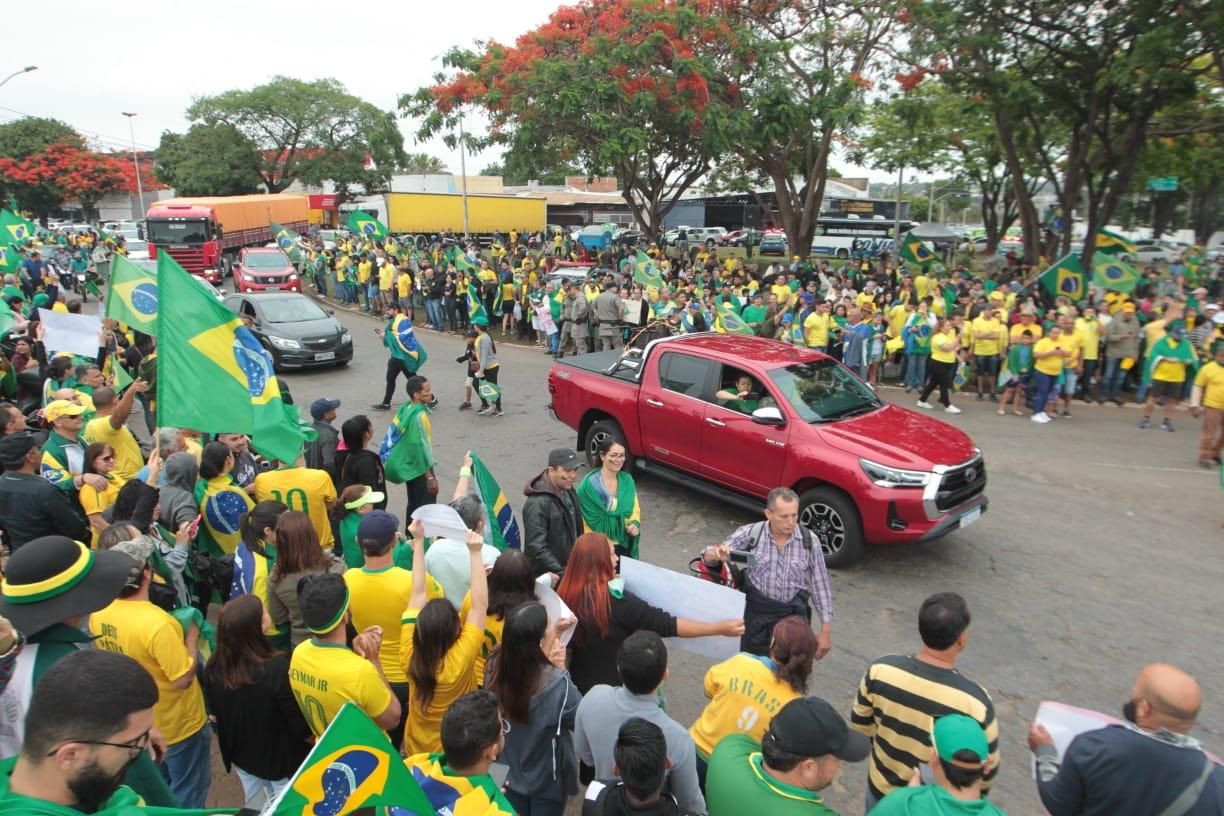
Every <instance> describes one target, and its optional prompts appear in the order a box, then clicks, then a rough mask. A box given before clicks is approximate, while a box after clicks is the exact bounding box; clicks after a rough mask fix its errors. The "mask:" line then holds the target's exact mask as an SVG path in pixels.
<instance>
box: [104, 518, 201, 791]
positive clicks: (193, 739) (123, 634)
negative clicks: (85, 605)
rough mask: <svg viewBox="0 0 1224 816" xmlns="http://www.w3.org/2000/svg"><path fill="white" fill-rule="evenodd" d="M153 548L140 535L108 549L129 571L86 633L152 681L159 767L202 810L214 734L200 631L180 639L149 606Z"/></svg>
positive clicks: (173, 624) (174, 624) (191, 629)
mask: <svg viewBox="0 0 1224 816" xmlns="http://www.w3.org/2000/svg"><path fill="white" fill-rule="evenodd" d="M154 546H155V545H154V543H153V539H151V538H149V537H148V536H139V537H137V538H134V539H132V540H131V541H123V542H120V543H119V544H117V545H115V546H114V547H113V548H112V549H114V550H117V551H119V552H122V553H123V554H124V555H127V556H128V557H129V558H131V559H132V569H131V572H129V573H128V580H127V583H126V584H125V585H124V588H123V590H122V591H121V592H120V593H119V597H118V598H117V599H116V600H114V601H112V602H111V604H110V606H107V607H106V608H105V609H101V610H99V611H97V612H94V613H93V614H92V615H90V616H89V632H90V634H92V635H94V636H95V637H96V638H97V640H96V641H95V645H96V646H97V648H99V649H105V650H106V651H108V652H117V653H118V654H121V655H126V656H127V657H130V658H132V659H133V660H135V661H136V662H137V663H139V664H140V665H141V666H143V667H144V669H145V671H147V672H148V673H149V674H150V675H151V676H152V677H153V681H154V682H155V683H156V684H157V704H156V705H154V706H153V724H154V726H155V727H156V728H157V730H158V731H160V732H161V735H162V737H163V738H164V739H165V741H166V744H167V746H168V747H167V750H166V756H165V759H164V761H163V762H164V765H165V768H166V772H167V774H168V776H169V777H170V789H171V790H172V791H174V795H175V796H176V797H178V799H179V801H180V802H181V803H182V804H183V806H184V807H191V808H202V807H204V803H205V800H206V799H207V798H208V788H209V784H210V783H211V782H212V771H211V766H210V764H209V756H210V746H211V743H212V732H211V731H210V730H209V728H208V716H207V714H206V713H205V711H204V692H203V690H202V689H201V688H200V682H199V680H198V679H196V644H197V642H198V641H199V637H200V630H199V629H198V628H196V626H195V624H191V625H190V626H188V627H187V631H186V634H185V635H184V632H183V626H182V625H181V624H180V623H179V622H178V621H177V620H175V619H174V618H173V617H171V616H170V614H169V613H168V612H166V611H165V610H163V609H161V608H160V607H158V606H156V605H154V604H153V603H152V602H150V601H149V585H150V583H152V580H153V569H152V567H150V566H149V558H150V557H151V556H152V554H153V549H154ZM104 703H105V701H99V704H104Z"/></svg>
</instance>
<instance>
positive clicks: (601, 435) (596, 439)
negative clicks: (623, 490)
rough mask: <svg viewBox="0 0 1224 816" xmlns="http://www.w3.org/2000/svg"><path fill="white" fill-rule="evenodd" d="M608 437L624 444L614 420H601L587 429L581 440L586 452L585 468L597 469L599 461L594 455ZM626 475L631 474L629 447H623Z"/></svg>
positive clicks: (631, 462) (621, 432) (620, 431)
mask: <svg viewBox="0 0 1224 816" xmlns="http://www.w3.org/2000/svg"><path fill="white" fill-rule="evenodd" d="M608 437H612V438H613V439H615V440H616V441H618V442H620V443H621V444H622V445H624V444H625V434H624V432H623V431H622V430H621V428H620V425H617V424H616V422H615V420H611V419H601V420H599V421H598V422H596V423H595V424H594V425H592V426H591V427H590V428H587V432H586V437H585V438H584V439H583V440H582V449H583V451H585V452H586V460H587V467H589V468H592V469H593V468H597V467H599V459H598V457H597V455H596V453H595V451H596V449H597V448H598V447H599V445H600V443H602V442H603V441H604V440H605V439H607V438H608ZM624 470H625V472H626V473H632V472H633V454H632V453H630V452H629V446H628V445H625V468H624Z"/></svg>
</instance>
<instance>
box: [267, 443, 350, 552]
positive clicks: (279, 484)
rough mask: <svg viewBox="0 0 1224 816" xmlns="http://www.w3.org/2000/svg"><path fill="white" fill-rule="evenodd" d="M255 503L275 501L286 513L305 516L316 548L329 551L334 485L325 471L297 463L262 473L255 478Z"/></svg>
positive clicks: (334, 497) (332, 539)
mask: <svg viewBox="0 0 1224 816" xmlns="http://www.w3.org/2000/svg"><path fill="white" fill-rule="evenodd" d="M301 461H302V460H301V459H299V460H298V462H299V463H300V462H301ZM255 501H257V502H261V501H278V502H281V503H282V504H284V505H285V506H287V507H288V508H289V509H290V510H299V511H301V512H303V513H305V514H306V515H308V516H310V525H311V526H312V527H314V531H315V533H316V534H317V535H318V536H319V545H320V546H321V547H322V548H323V549H325V550H330V549H331V548H332V545H333V544H334V543H335V536H334V535H332V528H331V520H330V519H329V518H328V512H329V511H330V510H331V506H332V503H333V502H335V501H336V486H335V485H334V484H333V483H332V478H331V476H330V475H328V473H327V471H326V470H318V469H317V468H308V467H302V466H301V464H299V465H298V466H297V467H290V468H281V469H280V470H269V471H265V472H263V473H261V474H259V475H258V476H256V477H255Z"/></svg>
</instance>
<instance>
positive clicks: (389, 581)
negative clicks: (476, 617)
mask: <svg viewBox="0 0 1224 816" xmlns="http://www.w3.org/2000/svg"><path fill="white" fill-rule="evenodd" d="M399 538H400V535H399V519H397V518H396V517H395V516H394V515H392V514H391V513H388V512H386V511H385V510H373V511H371V512H369V513H367V514H366V515H365V516H363V517H362V519H361V523H360V524H359V525H358V526H357V544H358V546H360V547H361V552H362V555H364V556H365V565H364V566H363V567H362V568H361V569H350V570H348V571H346V572H345V573H344V583H345V585H346V586H347V587H348V590H349V598H350V602H349V609H350V611H351V612H352V616H353V626H354V627H355V628H356V629H357V631H359V632H360V631H364V630H366V629H369V628H370V627H372V626H376V627H378V629H379V630H380V631H382V632H395V631H396V630H397V629H398V628H399V623H400V619H401V618H402V617H403V615H404V610H405V609H407V608H408V600H409V599H410V598H411V597H412V572H411V571H409V570H406V569H403V568H401V567H397V566H395V562H394V558H393V556H392V554H391V546H392V545H393V544H394V543H395V542H396V541H398V540H399ZM424 568H425V567H424V565H423V564H422V565H420V566H419V567H418V569H424ZM426 582H427V585H428V590H427V591H428V597H430V598H441V597H443V593H442V587H441V586H439V585H438V582H437V581H435V580H433V578H432V577H427V578H426ZM378 663H379V665H380V666H381V667H382V673H383V677H384V678H386V680H387V685H388V686H389V687H390V689H391V693H392V694H394V695H395V699H396V700H398V701H399V704H400V712H401V713H400V718H399V722H398V723H396V724H395V726H394V727H392V728H390V729H388V735H389V736H390V737H391V744H392V745H399V744H400V742H402V741H403V739H404V719H405V718H406V717H407V716H408V675H407V674H405V673H404V667H403V665H401V663H400V644H399V638H396V637H386V638H383V639H382V642H381V644H380V645H379V647H378Z"/></svg>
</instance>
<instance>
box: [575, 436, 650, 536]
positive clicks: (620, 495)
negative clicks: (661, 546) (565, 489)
mask: <svg viewBox="0 0 1224 816" xmlns="http://www.w3.org/2000/svg"><path fill="white" fill-rule="evenodd" d="M596 453H597V455H598V459H599V463H600V464H599V469H598V470H592V471H591V472H590V473H588V474H587V476H586V478H585V479H583V480H582V482H581V483H580V484H579V485H578V502H579V504H580V505H581V507H580V509H581V510H582V521H583V526H584V527H585V528H586V530H585V531H586V532H588V533H603V534H604V535H606V536H607V537H608V540H609V541H611V542H612V543H613V544H615V545H616V552H617V554H618V555H627V556H629V557H630V558H637V557H638V538H639V536H640V534H641V523H642V509H641V507H640V506H639V505H638V499H637V486H636V485H635V484H634V483H633V477H632V476H630V475H629V474H628V473H625V455H626V450H625V446H624V445H623V444H622V443H620V442H619V441H617V440H616V439H613V438H612V437H611V436H609V437H607V438H605V439H603V440H601V441H600V442H599V444H598V446H597V447H596Z"/></svg>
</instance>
